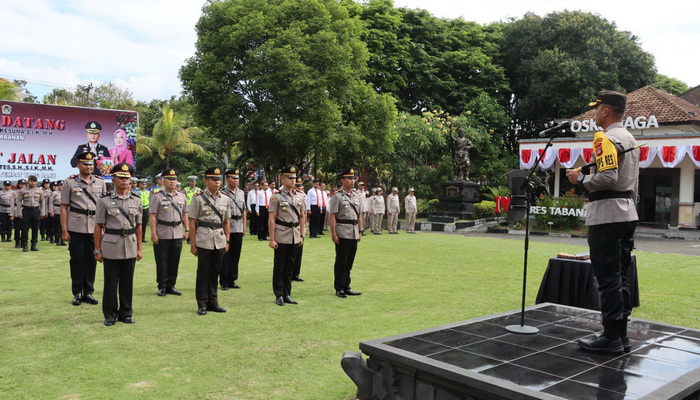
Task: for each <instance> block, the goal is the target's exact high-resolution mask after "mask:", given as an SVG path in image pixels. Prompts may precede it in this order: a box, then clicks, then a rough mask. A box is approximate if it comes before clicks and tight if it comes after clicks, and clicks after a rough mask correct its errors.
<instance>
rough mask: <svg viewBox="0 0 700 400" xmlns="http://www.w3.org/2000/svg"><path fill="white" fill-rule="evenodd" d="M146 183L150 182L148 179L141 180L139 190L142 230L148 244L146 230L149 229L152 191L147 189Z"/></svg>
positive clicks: (144, 239) (144, 240)
mask: <svg viewBox="0 0 700 400" xmlns="http://www.w3.org/2000/svg"><path fill="white" fill-rule="evenodd" d="M146 182H148V179H146V178H141V179H140V180H139V189H138V195H139V197H141V211H142V212H143V226H142V227H141V230H142V231H143V233H144V237H143V239H142V240H143V242H144V243H146V237H145V235H146V228H148V221H149V220H150V217H149V209H150V206H151V191H150V190H148V189H146Z"/></svg>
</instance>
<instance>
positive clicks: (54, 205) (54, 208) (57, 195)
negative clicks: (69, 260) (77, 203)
mask: <svg viewBox="0 0 700 400" xmlns="http://www.w3.org/2000/svg"><path fill="white" fill-rule="evenodd" d="M55 183H56V185H55V189H54V191H53V192H51V198H50V199H49V202H48V203H49V207H50V210H51V211H50V213H49V217H51V219H52V221H51V225H50V226H51V235H52V238H53V241H52V243H56V246H65V245H66V242H65V241H64V240H63V239H62V238H61V235H62V232H63V229H61V189H63V183H64V182H63V181H56V182H55Z"/></svg>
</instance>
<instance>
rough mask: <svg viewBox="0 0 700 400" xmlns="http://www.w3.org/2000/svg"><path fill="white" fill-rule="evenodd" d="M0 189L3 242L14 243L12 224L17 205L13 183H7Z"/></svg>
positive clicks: (0, 235) (0, 226)
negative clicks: (14, 208) (15, 205)
mask: <svg viewBox="0 0 700 400" xmlns="http://www.w3.org/2000/svg"><path fill="white" fill-rule="evenodd" d="M2 186H3V188H2V189H0V237H2V240H0V241H2V242H11V241H12V222H13V221H14V219H15V217H14V213H13V207H14V204H15V192H14V191H13V190H12V182H10V181H5V182H3V183H2Z"/></svg>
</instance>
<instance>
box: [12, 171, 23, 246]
mask: <svg viewBox="0 0 700 400" xmlns="http://www.w3.org/2000/svg"><path fill="white" fill-rule="evenodd" d="M25 186H27V180H26V179H19V180H18V181H17V190H15V191H14V197H15V199H14V202H13V203H12V211H11V213H10V216H11V217H12V219H13V225H14V227H15V249H21V248H22V218H21V217H22V208H21V207H20V205H19V196H18V195H17V193H19V191H20V190H21V189H22V188H24V187H25Z"/></svg>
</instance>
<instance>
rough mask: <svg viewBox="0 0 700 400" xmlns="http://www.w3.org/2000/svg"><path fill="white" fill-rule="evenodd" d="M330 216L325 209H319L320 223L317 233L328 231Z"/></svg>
mask: <svg viewBox="0 0 700 400" xmlns="http://www.w3.org/2000/svg"><path fill="white" fill-rule="evenodd" d="M328 218H330V214H328V209H327V208H326V207H322V208H321V221H320V226H319V228H318V233H323V231H324V230H328V224H329V223H330V220H329V219H328Z"/></svg>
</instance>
